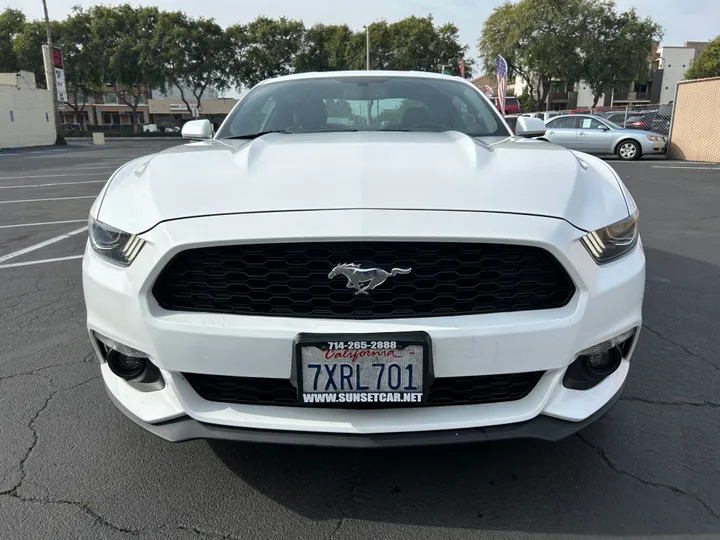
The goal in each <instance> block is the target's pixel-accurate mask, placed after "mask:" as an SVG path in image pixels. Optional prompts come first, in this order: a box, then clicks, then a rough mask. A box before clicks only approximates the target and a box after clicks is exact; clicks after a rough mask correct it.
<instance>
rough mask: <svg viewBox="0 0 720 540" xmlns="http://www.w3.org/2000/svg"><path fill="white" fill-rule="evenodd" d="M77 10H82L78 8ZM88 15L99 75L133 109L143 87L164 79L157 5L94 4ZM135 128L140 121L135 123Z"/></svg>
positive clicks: (152, 86)
mask: <svg viewBox="0 0 720 540" xmlns="http://www.w3.org/2000/svg"><path fill="white" fill-rule="evenodd" d="M77 12H78V13H84V12H83V11H82V10H80V9H78V10H77ZM87 16H88V17H89V18H90V36H89V39H90V47H91V48H92V49H93V50H94V51H97V53H98V57H99V58H98V59H99V60H100V62H101V63H100V66H101V67H102V69H101V74H100V76H101V78H102V79H103V80H104V81H106V82H107V83H108V84H110V85H112V87H113V90H114V91H115V93H116V94H117V96H118V100H119V101H120V102H121V103H124V104H125V105H127V106H128V107H130V109H131V110H132V113H133V118H137V115H136V114H135V112H136V111H137V107H138V105H139V103H140V97H141V96H142V95H143V91H144V90H145V89H148V88H158V87H161V86H163V85H164V84H165V83H166V81H167V70H166V63H165V58H164V56H163V51H162V50H160V49H158V48H157V47H156V46H155V44H156V42H157V34H158V22H159V20H160V11H159V10H158V8H156V7H138V8H135V7H133V6H131V5H130V4H123V5H120V6H116V7H110V6H104V5H99V6H93V7H92V8H90V10H89V11H88V13H87ZM135 130H136V131H138V130H139V125H138V124H137V122H136V123H135Z"/></svg>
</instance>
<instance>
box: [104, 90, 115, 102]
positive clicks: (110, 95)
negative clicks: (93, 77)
mask: <svg viewBox="0 0 720 540" xmlns="http://www.w3.org/2000/svg"><path fill="white" fill-rule="evenodd" d="M117 102H118V97H117V94H116V93H115V92H108V93H107V94H105V95H104V96H103V103H105V104H106V105H117Z"/></svg>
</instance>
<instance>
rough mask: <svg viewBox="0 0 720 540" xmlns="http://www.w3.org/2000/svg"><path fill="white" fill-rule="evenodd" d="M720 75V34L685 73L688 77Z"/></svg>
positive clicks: (704, 77)
mask: <svg viewBox="0 0 720 540" xmlns="http://www.w3.org/2000/svg"><path fill="white" fill-rule="evenodd" d="M708 77H720V36H718V37H716V38H715V39H713V40H712V41H711V42H710V45H708V48H707V49H705V50H704V51H703V52H702V53H701V54H700V56H698V57H697V58H696V59H695V60H694V61H693V63H692V65H691V66H690V69H689V70H688V72H687V73H686V74H685V78H686V79H706V78H708Z"/></svg>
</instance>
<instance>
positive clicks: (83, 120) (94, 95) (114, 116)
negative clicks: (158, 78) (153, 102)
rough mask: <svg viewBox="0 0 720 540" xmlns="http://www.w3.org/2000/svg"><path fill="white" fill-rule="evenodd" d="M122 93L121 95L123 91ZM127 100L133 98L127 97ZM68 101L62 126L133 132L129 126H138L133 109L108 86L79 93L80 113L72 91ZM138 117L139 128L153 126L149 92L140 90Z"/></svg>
mask: <svg viewBox="0 0 720 540" xmlns="http://www.w3.org/2000/svg"><path fill="white" fill-rule="evenodd" d="M120 91H121V92H122V89H120ZM127 99H128V100H130V99H134V98H131V97H129V96H128V98H127ZM68 100H69V101H70V103H65V104H64V105H61V106H60V121H61V122H62V123H63V124H66V125H70V126H72V127H77V128H79V129H84V127H85V126H103V128H95V129H108V130H114V129H124V130H130V129H132V128H130V126H132V125H134V124H135V123H136V122H135V121H134V120H135V119H133V115H132V108H131V107H130V106H129V105H126V104H125V103H124V102H123V101H122V99H121V98H120V97H119V96H118V94H117V92H116V91H115V90H114V88H113V87H112V86H111V85H106V86H104V87H102V88H99V89H96V90H93V91H91V92H88V93H87V94H85V93H84V92H83V91H82V90H78V92H77V110H76V108H75V107H74V106H73V105H75V91H74V90H73V89H72V88H70V89H69V91H68ZM71 103H72V105H71ZM135 114H136V115H137V118H136V120H137V123H138V124H148V123H150V113H149V107H148V92H147V90H144V89H141V91H140V99H139V104H138V107H137V110H136V111H135ZM123 126H124V127H123ZM90 129H92V128H90Z"/></svg>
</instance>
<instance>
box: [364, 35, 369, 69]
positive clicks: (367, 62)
mask: <svg viewBox="0 0 720 540" xmlns="http://www.w3.org/2000/svg"><path fill="white" fill-rule="evenodd" d="M365 34H366V38H367V43H366V46H365V52H366V56H367V61H366V63H365V65H366V68H367V70H368V71H370V27H369V26H366V27H365Z"/></svg>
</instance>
